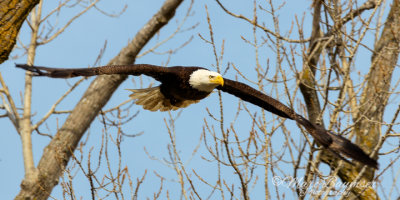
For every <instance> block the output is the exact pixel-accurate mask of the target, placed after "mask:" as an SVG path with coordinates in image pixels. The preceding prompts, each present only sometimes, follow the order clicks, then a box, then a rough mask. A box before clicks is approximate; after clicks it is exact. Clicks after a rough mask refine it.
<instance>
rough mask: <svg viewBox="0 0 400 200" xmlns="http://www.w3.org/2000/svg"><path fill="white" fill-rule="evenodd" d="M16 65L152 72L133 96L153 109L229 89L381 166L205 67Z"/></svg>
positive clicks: (39, 70)
mask: <svg viewBox="0 0 400 200" xmlns="http://www.w3.org/2000/svg"><path fill="white" fill-rule="evenodd" d="M16 67H19V68H22V69H25V70H28V71H31V72H33V75H35V76H48V77H53V78H71V77H77V76H95V75H103V74H126V75H133V76H139V75H147V76H151V77H153V78H154V79H156V80H157V81H159V82H161V84H160V85H159V86H157V87H152V88H147V89H133V90H131V91H132V92H133V93H132V94H131V95H130V97H131V98H132V99H133V100H135V103H136V104H137V105H141V106H143V108H144V109H146V110H150V111H158V110H159V111H168V110H177V109H179V108H184V107H187V106H189V105H190V104H193V103H197V102H199V101H200V100H201V99H203V98H205V97H207V96H208V95H210V94H211V92H212V91H213V90H214V89H218V90H221V91H223V92H227V93H229V94H231V95H234V96H236V97H238V98H240V99H242V100H244V101H247V102H250V103H252V104H254V105H256V106H259V107H261V108H263V109H265V110H267V111H269V112H272V113H274V114H276V115H279V116H280V117H283V118H288V119H291V120H295V121H296V122H297V123H299V124H301V125H302V126H303V127H304V128H305V129H306V130H307V131H308V132H309V133H310V134H311V135H312V136H313V137H314V139H315V140H316V141H317V143H319V144H320V145H321V146H323V147H324V148H326V149H327V150H328V151H330V152H332V153H333V154H334V155H335V156H337V157H339V158H340V159H343V160H344V161H346V162H349V161H348V160H347V159H345V158H344V157H343V156H342V155H344V156H347V157H350V158H352V159H354V160H357V161H359V162H360V163H362V164H365V165H368V166H370V167H373V168H376V169H377V168H378V163H377V161H376V160H374V159H372V158H370V157H369V156H368V155H367V154H366V153H365V152H364V151H363V150H362V149H361V148H359V147H358V146H357V145H355V144H353V143H352V142H351V141H350V140H348V139H346V138H344V137H342V136H340V135H336V134H334V133H332V132H330V131H327V130H325V129H324V128H323V127H322V126H320V125H317V124H314V123H312V122H310V121H309V120H307V119H305V118H304V117H303V116H301V115H299V114H297V113H296V112H295V111H294V110H292V109H290V108H289V107H287V106H286V105H284V104H282V103H281V102H279V101H277V100H276V99H274V98H272V97H270V96H267V95H265V94H264V93H262V92H260V91H258V90H256V89H254V88H252V87H250V86H248V85H246V84H244V83H241V82H238V81H234V80H229V79H226V78H223V77H222V76H221V75H220V74H219V73H217V72H213V71H210V70H207V69H205V68H202V67H182V66H175V67H161V66H156V65H149V64H134V65H114V66H102V67H94V68H74V69H65V68H48V67H40V66H28V65H26V64H17V65H16Z"/></svg>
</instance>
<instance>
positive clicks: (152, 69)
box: [16, 64, 169, 80]
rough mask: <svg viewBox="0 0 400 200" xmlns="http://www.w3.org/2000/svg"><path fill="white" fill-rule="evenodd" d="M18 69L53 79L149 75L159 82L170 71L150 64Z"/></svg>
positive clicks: (17, 65) (19, 65)
mask: <svg viewBox="0 0 400 200" xmlns="http://www.w3.org/2000/svg"><path fill="white" fill-rule="evenodd" d="M16 67H19V68H22V69H25V70H28V71H31V72H33V75H34V76H49V77H53V78H71V77H77V76H96V75H102V74H126V75H134V76H138V75H142V74H144V75H147V76H151V77H153V78H155V79H156V80H159V76H160V75H162V74H164V73H165V72H167V71H168V70H169V68H167V67H161V66H156V65H148V64H135V65H110V66H102V67H93V68H72V69H67V68H50V67H40V66H29V65H26V64H16Z"/></svg>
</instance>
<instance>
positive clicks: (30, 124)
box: [0, 0, 400, 199]
mask: <svg viewBox="0 0 400 200" xmlns="http://www.w3.org/2000/svg"><path fill="white" fill-rule="evenodd" d="M63 2H64V3H63V4H60V7H57V8H55V9H54V11H52V12H50V13H49V15H50V14H53V12H58V11H59V10H60V9H61V8H62V7H63V6H64V5H66V3H67V2H68V0H66V1H63ZM97 2H98V1H90V2H88V3H87V4H85V5H86V6H85V7H84V8H83V9H82V11H81V12H79V13H77V15H76V16H75V17H73V18H72V19H71V20H69V21H68V22H67V23H66V25H65V26H64V27H63V28H60V29H58V30H57V31H55V30H52V31H50V32H52V33H53V32H55V33H54V34H52V35H50V34H49V35H45V36H44V37H41V40H39V39H38V34H40V33H39V31H38V30H39V26H40V25H41V24H42V23H43V22H45V20H46V18H47V14H46V15H45V17H42V14H41V7H42V3H40V4H39V5H38V7H37V8H36V9H34V10H33V11H32V12H31V16H30V20H29V26H30V27H31V29H32V36H31V42H30V44H29V45H26V46H25V45H21V46H23V47H24V48H25V49H26V52H27V55H28V61H27V63H28V64H34V57H35V54H36V53H35V49H36V48H37V46H38V45H42V44H47V43H48V42H50V41H52V40H53V39H55V38H56V37H57V36H58V35H59V34H61V33H62V32H63V31H65V30H66V28H67V27H68V25H69V24H71V23H72V22H73V21H74V20H75V19H77V18H78V17H79V16H80V15H82V14H84V13H85V12H86V11H87V10H88V9H91V8H95V9H98V8H97V7H96V3H97ZM305 2H306V3H310V2H309V1H305ZM181 3H182V1H181V0H166V1H165V2H164V4H163V5H161V6H160V10H159V11H158V12H157V13H156V14H155V15H154V16H153V17H152V18H151V19H150V20H149V21H148V22H147V23H146V25H144V26H143V28H142V29H141V30H140V31H139V32H138V33H137V34H136V35H135V37H134V38H133V40H132V41H130V42H129V43H128V44H127V46H126V47H124V48H122V49H121V51H120V52H119V53H118V55H117V56H115V57H114V58H113V59H111V60H110V61H109V62H108V65H118V64H121V65H123V64H132V63H134V62H135V59H136V58H138V57H142V56H146V55H148V54H150V53H153V54H164V55H167V61H166V63H165V65H167V64H168V62H169V60H170V58H173V56H174V55H173V54H174V53H175V52H177V51H178V50H180V49H182V48H183V47H185V45H187V44H188V43H189V42H190V41H191V40H192V38H190V39H188V41H187V42H183V43H182V44H179V45H176V44H175V46H174V47H169V48H173V49H172V50H171V49H170V50H167V51H162V50H160V46H162V45H165V44H166V43H167V41H169V40H171V39H172V38H174V37H176V35H177V34H179V33H182V32H185V31H188V32H191V33H192V34H193V35H196V37H197V38H198V39H200V41H201V44H205V45H207V48H208V50H209V54H210V56H211V57H212V58H213V61H210V62H213V63H212V66H211V67H210V68H212V69H214V70H216V71H218V72H220V73H221V74H223V75H225V76H230V77H232V76H233V77H235V78H236V79H237V80H240V81H243V82H246V83H247V84H250V85H252V86H254V87H255V88H257V89H259V90H260V91H263V92H265V93H266V94H268V95H270V96H273V97H274V98H276V99H279V100H280V101H282V102H285V104H287V105H288V106H289V107H291V108H292V109H294V110H296V111H297V112H298V113H302V114H303V115H304V116H308V118H309V119H310V121H312V122H313V123H317V124H321V125H322V126H324V127H325V128H326V129H327V130H330V131H332V132H334V133H335V134H338V135H342V136H344V137H347V138H349V139H351V140H352V141H354V142H355V143H357V144H358V145H359V146H360V147H361V148H362V149H363V150H364V151H366V152H368V153H369V154H370V155H371V156H373V157H374V158H376V159H378V162H379V163H380V169H379V171H378V170H375V169H372V168H368V167H366V166H362V165H361V164H359V163H347V162H344V161H342V160H341V159H338V158H337V157H336V156H334V155H332V154H331V153H330V152H328V151H325V150H324V149H323V148H322V147H320V146H319V144H317V143H316V142H314V141H313V140H312V138H311V137H309V136H308V133H307V131H305V130H303V129H302V128H301V126H296V128H294V125H293V124H290V122H286V121H285V120H284V119H282V118H279V117H277V116H272V115H271V114H269V113H268V112H265V110H262V109H260V108H256V107H254V106H252V105H250V104H246V103H244V102H242V101H238V100H236V99H234V100H233V99H232V100H231V99H229V100H230V101H227V100H226V99H228V98H229V97H228V96H227V95H225V94H221V93H220V92H218V94H217V95H216V94H214V96H217V98H214V99H213V100H216V101H218V102H219V104H218V106H217V107H215V108H210V107H211V106H209V107H207V108H206V111H205V112H204V113H205V115H204V118H203V121H202V122H201V126H202V130H198V131H199V132H201V134H199V135H198V136H196V138H193V137H192V138H193V139H191V140H190V146H191V147H190V148H186V150H187V149H190V151H185V152H183V151H181V146H183V144H182V143H180V142H179V140H180V139H179V137H178V136H177V134H178V133H179V123H180V121H182V120H183V119H182V117H181V115H182V110H180V111H178V112H168V113H167V114H166V115H165V116H167V117H165V118H164V124H165V129H166V131H165V132H166V135H167V136H166V137H168V140H169V141H168V145H167V148H166V151H165V152H166V153H165V155H167V156H166V157H163V156H161V157H160V156H155V155H153V154H154V153H153V150H152V149H148V148H145V149H144V152H145V153H146V154H147V156H148V158H149V159H151V160H155V161H157V162H158V163H160V165H161V166H164V167H165V168H166V169H170V170H171V171H172V173H173V175H171V174H165V173H163V169H156V170H154V171H153V168H151V167H147V168H146V169H145V170H144V171H140V173H139V175H133V173H132V172H134V171H135V170H136V168H135V166H128V165H125V164H123V163H124V160H127V159H129V158H127V155H126V154H125V152H124V149H123V143H124V138H130V137H136V136H139V135H141V134H142V133H138V134H133V135H132V134H128V133H126V132H125V130H126V127H128V126H129V123H132V122H135V120H136V117H137V116H138V112H132V107H133V106H132V105H133V104H132V102H131V101H129V100H127V101H125V102H122V103H121V104H119V105H115V106H112V108H110V109H107V110H102V109H103V106H104V105H105V104H106V103H107V102H108V101H109V99H110V98H111V96H112V94H113V93H114V91H115V90H116V89H117V88H118V86H119V85H120V84H121V83H122V82H123V81H125V80H126V79H127V76H125V75H111V76H99V77H97V78H96V79H95V80H94V81H93V82H92V83H91V84H90V86H89V88H88V89H87V90H86V92H85V94H83V96H82V98H81V99H80V100H79V102H78V104H77V105H76V106H75V107H74V108H73V110H71V111H64V112H62V113H64V114H68V117H67V118H66V120H65V122H63V124H62V126H61V127H60V128H59V129H58V130H57V131H56V132H57V133H56V134H55V135H54V136H50V137H52V139H51V142H50V143H49V145H48V146H47V147H46V148H45V149H44V153H43V156H42V157H41V159H40V162H39V163H38V164H37V166H35V163H34V162H33V159H32V158H33V155H32V146H31V138H30V137H31V133H32V132H33V131H36V132H38V133H40V134H42V133H41V131H40V128H43V126H44V125H45V122H46V120H48V119H49V118H50V117H51V116H53V115H54V114H57V113H61V112H58V111H56V107H57V106H58V105H59V103H60V102H61V101H63V100H64V99H65V97H66V96H67V95H68V94H69V93H70V92H71V91H72V90H74V89H75V88H76V87H77V85H79V84H80V83H81V82H82V81H83V80H84V79H80V80H79V81H77V82H76V83H75V84H73V85H71V86H70V89H69V90H68V91H66V93H65V94H64V95H62V96H61V97H60V98H59V100H57V102H55V103H54V105H53V106H52V107H51V109H50V110H49V111H48V112H46V114H45V116H44V117H43V118H41V119H40V120H38V121H37V122H34V121H32V118H31V117H32V111H31V106H30V104H31V100H30V96H31V94H32V89H31V84H32V83H31V80H32V76H31V74H30V73H27V74H26V77H25V81H26V83H25V91H24V94H23V99H24V101H23V104H22V106H21V107H22V108H21V109H20V108H18V104H17V103H15V102H14V101H15V100H14V99H13V97H12V95H11V94H10V91H9V89H8V87H7V84H6V83H5V81H4V80H3V78H2V75H1V74H0V82H1V85H2V87H3V88H2V89H1V98H2V100H3V106H2V107H1V109H2V111H4V112H5V113H6V114H5V115H4V116H3V117H7V118H8V119H9V120H11V121H12V123H13V125H14V126H15V128H16V130H18V132H19V134H20V135H21V140H22V143H23V156H24V165H25V179H24V180H23V182H22V183H21V190H20V193H19V194H18V196H17V197H16V199H47V198H52V196H51V192H52V190H53V188H54V187H55V186H56V185H57V184H60V186H61V188H62V191H63V195H64V197H63V198H65V199H78V198H79V196H80V195H79V194H78V192H79V190H78V188H77V187H76V186H75V185H74V182H73V180H74V179H75V178H76V176H77V172H82V174H83V176H84V177H85V180H86V181H87V183H88V185H89V187H90V189H89V190H90V191H89V193H90V197H91V198H92V199H104V198H112V199H125V198H129V199H142V198H143V197H144V196H146V197H147V198H152V199H166V198H167V199H175V198H180V199H252V198H257V199H258V198H260V192H259V191H263V192H264V193H263V196H264V198H265V199H286V198H287V197H288V196H291V197H295V198H296V197H297V198H299V199H338V198H341V199H348V198H349V199H379V198H395V197H396V195H397V196H400V195H399V194H398V193H396V191H398V186H397V185H398V178H397V177H398V174H399V173H398V166H399V162H398V159H399V158H400V156H399V155H398V153H397V152H398V151H399V146H398V144H397V143H398V138H399V133H398V131H399V130H398V114H399V112H400V106H399V103H398V102H397V99H398V93H399V91H398V83H399V82H398V80H397V79H395V76H393V74H394V73H396V67H397V66H398V56H399V53H400V45H399V44H400V41H399V38H400V1H399V0H393V1H390V2H386V1H383V0H366V1H352V0H350V1H321V0H314V1H313V2H312V4H311V5H310V8H309V10H310V11H312V12H307V11H304V12H305V14H304V15H303V16H301V17H300V16H294V17H293V19H292V20H291V21H292V24H290V25H288V24H285V23H282V22H281V21H280V20H282V15H285V14H287V12H288V10H285V9H286V7H290V5H291V4H292V2H290V1H285V2H282V1H263V2H259V1H253V2H252V3H250V2H243V6H244V5H246V6H247V7H251V8H252V9H251V10H250V11H249V12H247V13H246V14H243V13H237V12H238V11H236V9H235V8H231V7H230V3H229V2H228V1H219V0H215V1H212V2H207V3H206V4H207V6H205V7H204V4H202V5H201V7H200V6H197V7H195V8H194V9H193V8H192V7H193V6H196V2H193V1H192V2H191V4H190V6H189V8H187V11H186V14H185V15H184V16H183V17H181V19H180V20H181V21H180V23H178V24H177V26H176V29H175V31H173V33H171V35H169V36H163V37H162V38H165V39H161V40H158V42H156V44H153V46H152V47H150V48H148V50H146V51H143V52H142V53H141V54H139V53H140V52H141V51H142V49H143V47H144V45H145V44H147V43H148V42H149V40H151V39H152V38H154V37H157V38H160V34H158V32H159V31H160V29H161V28H162V27H164V26H165V25H166V24H167V23H168V22H169V21H170V20H171V19H172V17H173V16H174V14H175V11H176V9H177V8H178V6H179V5H180V4H181ZM0 6H1V3H0ZM211 6H212V7H211ZM193 10H196V12H200V13H204V14H205V17H204V18H202V19H201V24H203V25H206V26H204V27H206V28H205V29H200V30H198V29H194V28H195V27H197V24H196V23H194V24H195V25H193V26H192V27H190V28H187V29H185V28H183V24H184V23H185V22H186V21H187V20H188V18H189V17H190V16H192V15H193V12H192V11H193ZM216 10H218V12H221V13H220V14H223V16H224V17H230V19H231V21H232V24H239V23H241V24H242V25H243V24H244V27H246V28H247V30H246V31H244V30H238V31H237V32H229V33H228V34H230V35H235V36H236V37H237V38H240V40H241V41H240V42H239V43H240V44H239V45H238V46H239V47H242V48H246V49H250V50H251V51H252V52H251V53H249V54H246V55H251V56H252V57H250V56H244V57H242V58H237V57H234V56H229V53H232V51H235V50H236V51H237V48H236V49H235V48H226V46H227V45H231V43H232V41H231V40H230V39H228V38H227V37H226V35H223V34H221V30H223V29H225V27H222V25H221V24H217V22H218V19H217V18H218V17H220V15H217V14H215V12H217V11H216ZM289 11H290V10H289ZM24 12H27V11H24ZM101 12H103V11H101ZM0 19H1V18H0ZM308 19H309V20H310V21H309V22H307V21H306V20H308ZM271 22H272V23H271ZM1 27H4V26H1ZM242 31H244V32H243V33H247V34H244V35H243V33H242ZM371 41H372V42H371ZM227 52H228V53H227ZM271 52H273V53H271ZM246 53H247V52H246ZM2 55H3V54H2ZM366 57H368V59H369V60H370V63H369V66H368V70H364V69H366V68H367V67H366V65H365V62H363V63H364V66H359V63H361V62H360V61H365V60H366ZM243 59H245V60H251V63H252V64H251V66H250V67H249V66H242V65H241V64H238V63H240V62H241V61H240V60H243ZM151 64H155V63H151ZM94 65H97V62H96V63H95V64H94ZM192 65H198V64H197V63H192ZM50 67H51V66H50ZM77 67H79V66H77ZM397 73H398V72H397ZM392 76H393V77H394V79H392ZM136 80H137V79H136ZM139 82H140V86H142V85H144V84H143V82H145V83H147V82H146V81H143V79H142V78H140V79H139ZM149 84H152V82H150V83H149ZM210 98H212V97H210ZM388 109H390V110H389V111H390V112H388ZM385 110H386V112H385ZM96 117H97V118H98V120H95V119H96ZM94 121H98V122H100V124H101V126H102V137H101V138H102V141H99V142H98V143H99V146H98V147H92V148H90V150H89V151H88V150H86V148H84V147H85V145H86V144H87V142H88V140H89V136H90V135H91V133H90V131H87V130H88V128H89V126H90V125H91V124H92V123H93V122H94ZM191 131H192V130H191ZM85 132H87V137H86V138H84V137H83V136H84V134H85ZM300 132H301V133H303V134H299V133H300ZM276 141H279V142H276ZM192 160H196V163H201V164H198V165H196V166H192V165H190V163H191V161H192ZM382 160H385V162H381V161H382ZM387 160H389V161H387ZM113 161H114V162H113ZM115 161H117V162H115ZM326 165H327V166H329V167H328V168H327V167H325V166H326ZM205 166H212V167H210V169H209V170H208V171H204V169H203V168H205ZM102 169H104V170H103V171H102ZM104 171H105V172H104ZM150 176H153V178H151V177H150ZM171 176H172V177H173V178H171ZM337 177H338V178H339V179H338V178H337ZM59 181H60V183H59ZM146 183H148V184H149V185H150V186H149V185H147V186H146ZM146 187H147V188H150V190H151V192H146V193H142V192H141V191H143V188H146ZM127 188H128V189H127ZM389 188H390V189H389ZM126 191H129V192H126ZM54 198H61V197H54Z"/></svg>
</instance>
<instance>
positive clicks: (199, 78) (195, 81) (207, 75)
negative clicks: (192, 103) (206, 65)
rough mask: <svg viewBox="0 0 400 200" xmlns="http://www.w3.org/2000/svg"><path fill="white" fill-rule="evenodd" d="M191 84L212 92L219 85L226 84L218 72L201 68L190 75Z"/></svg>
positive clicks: (200, 89) (196, 87) (201, 89)
mask: <svg viewBox="0 0 400 200" xmlns="http://www.w3.org/2000/svg"><path fill="white" fill-rule="evenodd" d="M189 84H190V85H191V86H192V87H193V88H195V89H197V90H199V91H203V92H212V91H213V90H214V89H215V88H216V87H217V86H223V85H224V79H223V78H222V76H221V74H219V73H217V72H213V71H209V70H206V69H199V70H196V71H194V72H193V73H192V74H191V75H190V78H189Z"/></svg>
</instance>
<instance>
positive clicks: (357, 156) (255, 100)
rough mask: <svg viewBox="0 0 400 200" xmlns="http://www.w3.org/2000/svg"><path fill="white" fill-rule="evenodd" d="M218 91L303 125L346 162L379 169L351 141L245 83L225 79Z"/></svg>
mask: <svg viewBox="0 0 400 200" xmlns="http://www.w3.org/2000/svg"><path fill="white" fill-rule="evenodd" d="M217 89H219V90H221V91H224V92H227V93H229V94H232V95H234V96H236V97H239V98H240V99H242V100H244V101H247V102H250V103H252V104H254V105H257V106H259V107H261V108H264V109H265V110H267V111H269V112H272V113H274V114H276V115H279V116H281V117H284V118H289V119H292V120H295V121H296V122H297V123H299V124H301V125H302V126H303V127H304V128H305V129H306V130H307V131H308V132H309V133H310V134H311V135H312V136H313V137H314V139H315V140H316V141H317V142H318V143H319V144H320V145H322V146H323V147H325V148H327V149H328V150H329V151H331V152H332V153H333V154H334V155H336V156H338V157H339V158H341V159H343V160H345V161H347V160H346V159H344V158H343V157H342V156H341V155H345V156H348V157H350V158H352V159H354V160H357V161H359V162H361V163H363V164H365V165H368V166H370V167H373V168H376V169H377V168H378V163H377V162H376V160H374V159H372V158H370V157H369V156H368V155H367V154H366V153H365V152H364V151H363V150H362V149H361V148H360V147H358V146H357V145H355V144H353V143H352V142H351V141H350V140H348V139H346V138H344V137H342V136H339V135H335V134H333V133H331V132H329V131H327V130H325V129H324V128H323V127H322V126H320V125H316V124H313V123H312V122H310V121H309V120H307V119H305V118H304V117H302V116H301V115H299V114H297V113H296V112H295V111H293V110H292V109H291V108H289V107H287V106H286V105H284V104H283V103H281V102H279V101H278V100H276V99H274V98H272V97H270V96H267V95H265V94H263V93H261V92H260V91H258V90H256V89H254V88H252V87H250V86H248V85H246V84H244V83H240V82H237V81H233V80H229V79H224V86H219V87H217ZM347 162H348V161H347Z"/></svg>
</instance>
